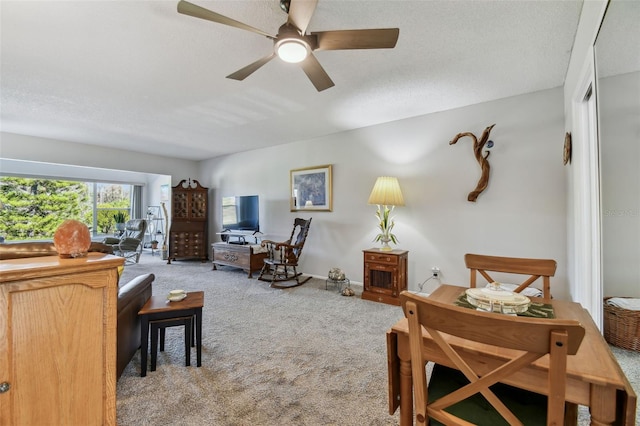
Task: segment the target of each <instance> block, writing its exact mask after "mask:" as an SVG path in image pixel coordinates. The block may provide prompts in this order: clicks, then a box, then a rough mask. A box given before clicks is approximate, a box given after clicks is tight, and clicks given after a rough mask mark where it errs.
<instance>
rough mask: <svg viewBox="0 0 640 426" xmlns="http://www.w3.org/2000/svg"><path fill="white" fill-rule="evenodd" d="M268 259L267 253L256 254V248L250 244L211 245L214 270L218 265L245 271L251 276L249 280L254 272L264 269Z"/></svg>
mask: <svg viewBox="0 0 640 426" xmlns="http://www.w3.org/2000/svg"><path fill="white" fill-rule="evenodd" d="M258 248H260V247H258ZM266 257H267V252H266V251H261V252H260V253H256V248H255V247H254V246H252V245H249V244H227V243H213V244H211V259H212V263H213V269H214V270H215V269H216V265H225V266H232V267H234V268H241V269H244V270H245V271H246V272H247V274H249V278H252V277H253V273H254V272H257V271H259V270H261V269H262V266H263V265H264V259H265V258H266Z"/></svg>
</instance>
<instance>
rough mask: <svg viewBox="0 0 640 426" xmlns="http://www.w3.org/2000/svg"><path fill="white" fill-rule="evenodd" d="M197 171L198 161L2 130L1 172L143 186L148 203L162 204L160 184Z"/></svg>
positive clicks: (146, 202) (145, 200) (0, 145)
mask: <svg viewBox="0 0 640 426" xmlns="http://www.w3.org/2000/svg"><path fill="white" fill-rule="evenodd" d="M196 172H197V163H196V162H194V161H188V160H176V159H172V158H166V157H160V156H153V155H148V154H142V153H137V152H132V151H123V150H117V149H106V148H101V147H96V146H92V145H84V144H77V143H73V142H66V141H60V140H53V139H44V138H38V137H33V136H24V135H17V134H14V133H6V132H3V133H0V174H4V175H15V176H18V175H27V176H42V177H50V178H67V179H81V180H91V181H102V182H117V183H127V184H136V185H143V186H144V194H143V205H145V206H148V205H152V206H153V205H156V206H157V205H160V185H164V184H172V180H173V181H174V182H175V183H173V184H174V185H175V184H177V183H178V181H179V180H180V179H183V178H185V177H190V176H193V175H195V173H196ZM167 208H168V209H169V211H170V209H171V206H170V203H168V204H167Z"/></svg>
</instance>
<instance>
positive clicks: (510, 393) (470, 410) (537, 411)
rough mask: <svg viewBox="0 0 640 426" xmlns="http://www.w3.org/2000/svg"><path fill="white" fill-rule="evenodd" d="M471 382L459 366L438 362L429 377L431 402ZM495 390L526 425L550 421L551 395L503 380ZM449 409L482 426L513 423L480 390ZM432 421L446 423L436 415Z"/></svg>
mask: <svg viewBox="0 0 640 426" xmlns="http://www.w3.org/2000/svg"><path fill="white" fill-rule="evenodd" d="M468 383H469V380H467V378H466V377H465V376H464V374H462V373H461V372H460V371H459V370H455V369H452V368H449V367H445V366H442V365H438V364H436V365H435V366H434V368H433V372H432V373H431V379H430V381H429V391H428V396H429V402H433V401H435V400H437V399H438V398H440V397H442V396H444V395H447V394H449V393H451V392H453V391H455V390H456V389H459V388H461V387H462V386H464V385H466V384H468ZM491 390H492V391H493V392H494V393H495V394H496V396H497V397H498V398H499V399H500V400H501V401H502V402H503V403H504V404H505V405H506V406H507V407H508V408H509V409H510V410H511V411H512V412H513V413H514V414H515V415H516V417H518V419H520V421H521V422H522V423H524V424H525V425H527V426H529V425H531V426H535V425H543V426H545V425H546V421H547V420H546V418H547V397H546V396H545V395H540V394H538V393H535V392H529V391H526V390H524V389H519V388H516V387H513V386H509V385H505V384H502V383H496V384H495V385H493V386H491ZM445 411H447V412H449V413H451V414H454V415H456V416H458V417H460V418H462V419H465V420H467V421H469V422H471V423H474V424H476V425H480V426H501V425H505V426H508V425H509V423H507V421H506V420H505V419H504V418H503V417H502V416H501V415H500V414H499V413H498V412H497V411H496V410H495V408H493V406H492V405H491V404H489V402H488V401H487V400H486V399H485V398H484V396H482V394H480V393H477V394H475V395H473V396H471V397H470V398H467V399H466V400H463V401H460V402H459V403H457V404H454V405H452V406H451V407H449V408H448V409H446V410H445ZM430 424H431V425H442V423H440V422H438V421H435V420H433V419H431V421H430Z"/></svg>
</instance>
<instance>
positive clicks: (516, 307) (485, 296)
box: [465, 283, 531, 315]
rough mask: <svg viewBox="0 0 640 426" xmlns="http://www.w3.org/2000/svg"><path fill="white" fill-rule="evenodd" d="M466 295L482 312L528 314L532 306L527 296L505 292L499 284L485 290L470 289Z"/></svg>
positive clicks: (466, 291) (492, 284)
mask: <svg viewBox="0 0 640 426" xmlns="http://www.w3.org/2000/svg"><path fill="white" fill-rule="evenodd" d="M465 293H466V294H467V301H468V302H469V303H470V304H471V305H473V306H475V307H476V308H477V309H479V310H482V311H489V312H499V313H503V314H510V315H515V314H521V313H523V312H526V311H527V310H528V309H529V305H531V300H530V299H529V298H528V297H527V296H523V295H522V294H520V293H514V292H512V291H509V290H505V289H503V288H501V287H500V284H499V283H491V285H490V286H487V287H485V288H468V289H467V290H465Z"/></svg>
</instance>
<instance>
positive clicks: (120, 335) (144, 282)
mask: <svg viewBox="0 0 640 426" xmlns="http://www.w3.org/2000/svg"><path fill="white" fill-rule="evenodd" d="M89 251H93V252H100V253H108V254H110V253H113V250H112V249H111V247H110V246H107V245H105V244H101V243H91V247H90V248H89ZM57 255H58V252H57V251H56V248H55V246H54V245H53V243H52V242H19V243H2V244H0V260H5V259H18V258H25V257H38V256H57ZM154 279H155V276H154V275H153V274H144V275H139V276H137V277H135V278H134V279H132V280H131V281H129V282H128V283H120V284H119V285H118V331H117V347H118V348H117V361H116V378H120V376H121V375H122V372H123V371H124V369H125V368H126V366H127V365H128V364H129V362H130V361H131V358H132V357H133V355H134V354H135V353H136V351H137V350H138V348H139V347H140V319H139V318H138V311H139V310H140V308H142V306H143V305H144V304H145V302H146V301H147V300H149V298H150V297H151V287H152V284H153V280H154Z"/></svg>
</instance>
